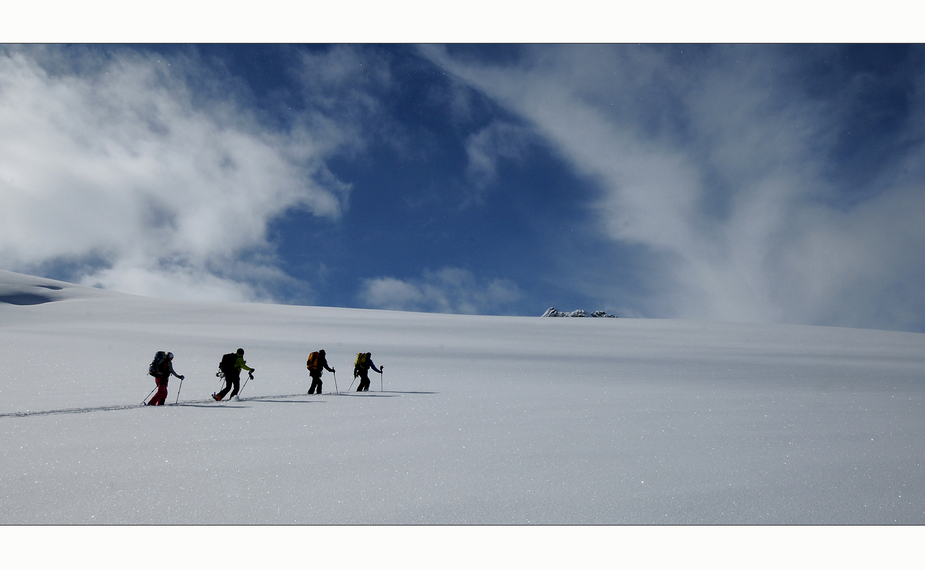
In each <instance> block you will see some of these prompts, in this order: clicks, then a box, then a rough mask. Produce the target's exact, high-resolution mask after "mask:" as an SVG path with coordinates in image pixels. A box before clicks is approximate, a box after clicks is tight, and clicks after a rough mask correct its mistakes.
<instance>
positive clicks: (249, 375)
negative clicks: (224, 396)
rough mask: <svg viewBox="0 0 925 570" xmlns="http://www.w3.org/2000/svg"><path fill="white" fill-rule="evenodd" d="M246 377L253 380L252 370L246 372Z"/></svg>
mask: <svg viewBox="0 0 925 570" xmlns="http://www.w3.org/2000/svg"><path fill="white" fill-rule="evenodd" d="M247 377H248V378H250V379H251V380H253V379H254V371H253V370H251V371H250V372H248V373H247Z"/></svg>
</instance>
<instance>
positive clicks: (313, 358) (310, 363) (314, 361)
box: [305, 352, 321, 370]
mask: <svg viewBox="0 0 925 570" xmlns="http://www.w3.org/2000/svg"><path fill="white" fill-rule="evenodd" d="M305 366H307V367H308V369H309V370H316V369H318V368H321V365H320V364H319V363H318V353H317V352H313V353H311V354H309V355H308V360H306V361H305Z"/></svg>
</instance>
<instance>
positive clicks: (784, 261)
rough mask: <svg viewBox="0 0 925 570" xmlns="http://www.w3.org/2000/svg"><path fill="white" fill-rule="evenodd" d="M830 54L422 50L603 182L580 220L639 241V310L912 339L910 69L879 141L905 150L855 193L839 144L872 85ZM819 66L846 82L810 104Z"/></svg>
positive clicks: (914, 154) (918, 246)
mask: <svg viewBox="0 0 925 570" xmlns="http://www.w3.org/2000/svg"><path fill="white" fill-rule="evenodd" d="M833 49H834V48H829V47H821V48H818V50H817V52H813V51H812V50H810V49H805V48H804V51H802V52H801V53H799V54H796V55H795V54H794V53H793V52H792V51H790V52H788V50H787V48H778V47H775V46H714V47H711V46H694V47H692V48H687V47H683V46H648V47H646V46H643V47H634V46H535V47H533V48H530V49H526V50H523V53H522V55H521V57H519V58H517V60H516V61H515V62H505V63H503V64H491V63H482V62H480V61H479V60H478V59H476V58H466V57H464V56H462V55H453V56H451V55H448V54H447V53H446V52H445V51H444V50H440V49H436V48H427V49H425V50H424V53H426V54H427V55H428V57H430V58H431V59H432V60H433V61H435V62H437V63H438V64H439V65H441V66H443V67H444V68H445V69H447V70H449V71H451V72H452V73H454V74H455V75H456V76H457V77H459V78H460V79H461V80H462V81H465V82H467V83H468V84H469V85H471V86H472V87H474V88H475V89H478V90H479V91H481V92H483V93H485V94H486V95H488V96H489V97H491V98H492V99H493V100H495V101H496V102H498V103H499V104H501V105H503V106H504V107H505V108H506V109H508V110H509V111H512V112H514V113H516V114H517V115H518V116H520V117H522V118H523V119H524V120H526V121H527V122H528V124H530V125H531V126H532V127H533V128H535V129H536V131H537V132H538V133H540V134H541V135H542V136H543V137H544V138H546V140H548V141H549V142H550V144H551V145H553V147H554V148H555V149H556V150H557V151H558V153H559V154H560V156H561V157H562V158H563V159H564V160H565V161H567V162H568V163H569V164H570V165H571V166H572V168H573V169H574V170H575V171H576V172H577V173H579V174H581V175H583V176H586V177H589V178H591V179H594V180H597V181H598V184H599V187H600V190H601V194H600V196H599V199H598V201H597V205H596V208H595V212H596V215H595V217H594V218H592V219H591V220H590V221H592V222H593V223H596V224H597V225H598V227H599V228H600V232H601V235H602V236H606V238H607V239H610V240H613V241H614V242H615V243H620V244H626V245H631V246H642V248H643V249H642V250H641V251H643V252H645V253H644V256H645V257H647V258H648V259H647V260H646V261H645V265H646V267H647V268H648V270H649V271H654V272H655V274H653V275H650V276H649V279H650V282H652V283H659V285H658V286H653V287H652V288H651V289H650V290H649V291H648V292H647V294H645V295H644V296H643V297H642V298H641V300H640V301H639V305H638V306H637V307H636V309H637V310H639V312H640V313H643V314H648V315H650V316H667V317H684V318H708V319H726V320H748V321H786V322H804V323H813V324H838V325H853V326H872V327H884V328H914V329H921V328H923V327H925V302H923V299H925V296H923V295H922V293H920V292H919V291H918V289H919V288H918V285H917V283H918V276H920V275H921V273H923V271H925V261H923V259H925V256H923V254H925V247H923V246H925V224H922V223H921V222H920V219H921V216H920V214H919V212H920V209H919V207H920V206H921V201H922V198H921V196H922V185H923V182H925V172H923V169H922V164H923V162H925V161H923V158H925V152H923V151H925V146H923V142H922V141H923V139H922V137H921V127H920V126H916V125H917V123H916V117H921V114H922V109H923V100H922V96H923V91H922V89H921V87H922V80H921V78H922V75H923V74H922V72H921V71H917V70H918V69H920V66H919V67H916V66H914V65H910V66H909V67H908V69H906V70H905V71H904V73H907V74H908V73H909V72H910V71H912V70H916V71H914V73H916V74H917V75H918V78H917V79H916V81H915V82H914V83H913V84H911V85H909V86H908V87H909V89H908V92H909V93H910V94H909V95H908V97H907V99H906V100H905V101H903V105H908V106H909V108H910V109H911V111H910V112H908V114H906V115H905V116H902V117H901V121H900V124H899V125H898V126H893V127H891V128H892V129H893V130H892V132H890V133H888V134H887V135H886V136H884V135H883V133H882V132H881V133H879V135H880V140H884V141H886V140H892V141H898V140H901V141H903V143H902V144H896V145H895V146H893V147H892V148H890V149H889V151H888V152H886V153H884V154H885V156H887V157H889V160H885V161H884V162H882V163H879V164H873V165H870V166H869V169H868V171H866V172H864V173H863V174H864V181H863V183H861V184H860V186H861V187H860V188H859V187H858V186H859V183H858V181H857V180H850V179H848V178H847V177H843V176H841V175H840V174H839V171H840V170H841V169H843V168H845V166H846V164H848V163H850V162H851V161H852V160H853V159H854V158H855V157H856V156H857V155H851V154H850V153H847V152H846V144H847V143H846V140H848V139H849V138H850V137H852V136H854V137H866V136H867V135H868V134H869V133H867V132H853V133H852V132H850V129H851V126H852V124H853V125H854V126H855V127H857V126H858V121H857V120H852V119H853V117H854V115H852V113H855V112H857V111H858V109H859V108H863V107H864V104H862V101H866V100H865V99H864V97H869V93H865V92H863V90H861V89H860V87H859V85H861V86H863V84H864V83H865V81H866V82H867V83H870V81H871V77H870V73H869V72H864V71H849V70H843V69H841V68H839V67H838V65H839V64H837V63H834V62H835V61H836V60H837V58H834V57H832V56H833V55H837V54H836V53H833V52H832V50H833ZM827 50H829V51H827ZM827 58H829V59H827ZM829 61H831V62H832V63H828V62H829ZM832 69H834V70H835V71H832ZM820 70H826V72H827V73H829V74H837V73H841V74H842V75H843V77H839V78H838V82H833V84H832V85H826V86H824V87H825V88H826V89H828V91H825V92H824V93H820V90H821V88H820V84H819V83H813V82H812V81H811V80H810V79H807V78H806V77H807V74H810V77H812V74H813V73H815V74H819V73H820ZM865 73H866V75H865ZM868 106H869V103H868ZM867 111H868V112H869V111H870V110H869V109H867ZM868 128H869V129H872V130H873V129H883V128H884V127H883V126H882V125H880V124H877V125H872V126H870V125H869V126H868ZM913 131H914V132H915V133H917V134H913ZM652 260H656V261H657V263H656V264H655V265H654V266H653V263H652ZM600 289H601V291H602V292H603V291H604V290H605V287H604V286H603V285H602V287H601V288H600ZM602 301H603V302H608V301H609V302H610V304H612V305H618V306H619V305H620V304H621V303H620V301H621V300H619V299H602Z"/></svg>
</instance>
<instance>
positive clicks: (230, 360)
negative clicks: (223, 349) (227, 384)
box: [218, 352, 238, 375]
mask: <svg viewBox="0 0 925 570" xmlns="http://www.w3.org/2000/svg"><path fill="white" fill-rule="evenodd" d="M237 361H238V355H237V354H235V353H234V352H229V353H228V354H226V355H225V356H223V357H222V361H221V362H219V363H218V369H219V370H221V371H222V373H224V374H226V375H227V374H231V372H232V371H233V370H234V365H235V363H236V362H237Z"/></svg>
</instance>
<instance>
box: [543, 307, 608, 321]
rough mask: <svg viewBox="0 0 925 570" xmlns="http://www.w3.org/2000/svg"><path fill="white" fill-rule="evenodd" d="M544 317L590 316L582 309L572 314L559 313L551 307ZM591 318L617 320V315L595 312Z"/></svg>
mask: <svg viewBox="0 0 925 570" xmlns="http://www.w3.org/2000/svg"><path fill="white" fill-rule="evenodd" d="M543 316H544V317H587V316H588V314H587V313H585V312H584V311H582V310H581V309H578V310H577V311H572V312H571V313H564V312H562V311H557V310H556V308H555V307H549V308H548V309H546V312H545V313H543ZM591 316H592V317H598V318H602V317H603V318H608V319H616V318H617V315H608V314H607V313H606V312H604V311H594V312H593V313H591Z"/></svg>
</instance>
